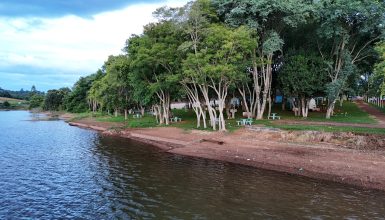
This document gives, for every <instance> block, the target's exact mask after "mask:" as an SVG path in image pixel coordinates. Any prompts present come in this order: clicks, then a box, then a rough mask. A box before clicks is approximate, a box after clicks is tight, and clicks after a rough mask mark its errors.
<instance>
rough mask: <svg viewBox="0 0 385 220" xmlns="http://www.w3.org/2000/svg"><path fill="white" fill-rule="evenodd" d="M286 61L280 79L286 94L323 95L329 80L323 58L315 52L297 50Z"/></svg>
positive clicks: (301, 95) (296, 95)
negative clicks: (307, 52)
mask: <svg viewBox="0 0 385 220" xmlns="http://www.w3.org/2000/svg"><path fill="white" fill-rule="evenodd" d="M294 54H295V55H293V54H292V55H290V56H288V57H287V59H286V60H285V61H284V66H283V68H282V70H281V71H280V75H279V79H280V83H281V84H282V88H283V91H284V93H285V95H288V96H294V97H304V98H309V97H314V96H315V95H322V93H323V92H324V91H325V82H326V80H327V71H326V66H325V64H324V62H323V60H322V59H321V58H320V57H319V56H316V55H314V54H305V52H296V53H294Z"/></svg>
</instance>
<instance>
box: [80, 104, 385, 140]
mask: <svg viewBox="0 0 385 220" xmlns="http://www.w3.org/2000/svg"><path fill="white" fill-rule="evenodd" d="M172 112H173V115H174V116H177V117H180V118H182V121H181V122H172V123H171V124H170V125H169V126H172V127H177V128H181V129H185V130H192V129H197V127H196V125H197V123H196V116H195V113H194V111H192V110H188V111H186V110H177V109H174V110H172ZM272 112H275V113H277V114H278V115H280V116H281V119H287V120H293V121H296V122H301V121H319V122H343V123H370V124H374V123H376V121H375V120H374V119H372V118H370V117H369V115H368V114H367V113H366V112H363V111H361V110H360V109H359V108H358V107H357V105H356V104H355V103H352V102H344V104H343V106H342V107H340V106H339V105H337V106H336V115H335V116H333V117H332V118H331V119H325V113H323V112H309V116H308V118H307V119H303V118H301V117H295V116H294V114H293V112H291V111H282V109H281V106H280V105H279V106H278V105H276V106H274V108H273V110H272ZM241 115H242V112H241V111H238V112H237V114H236V119H230V120H226V128H227V130H228V131H230V132H231V131H235V130H237V129H239V128H241V127H242V126H238V125H237V121H239V120H240V119H241V118H242V117H241ZM84 117H95V118H96V120H97V121H101V122H120V123H124V124H125V127H127V128H146V127H159V126H160V125H158V124H157V122H156V119H155V117H153V116H152V115H147V114H146V115H145V116H144V117H142V118H133V117H132V115H129V118H128V120H125V119H124V116H122V115H120V116H118V117H114V116H113V115H106V114H101V113H82V114H78V115H77V117H76V118H77V119H81V118H84ZM271 122H272V120H266V119H265V120H254V122H253V125H262V126H266V127H272V128H279V129H283V130H298V131H300V130H314V131H325V132H354V133H372V134H385V129H380V128H362V127H349V126H326V125H305V124H303V125H301V124H296V125H287V124H282V125H280V124H273V123H271ZM163 126H164V125H163ZM207 126H209V124H208V120H207ZM202 127H203V122H201V128H199V130H207V131H211V129H210V128H207V129H203V128H202Z"/></svg>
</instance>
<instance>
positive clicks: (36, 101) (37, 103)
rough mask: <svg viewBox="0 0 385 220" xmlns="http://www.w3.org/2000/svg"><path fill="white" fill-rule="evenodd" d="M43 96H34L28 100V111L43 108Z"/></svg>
mask: <svg viewBox="0 0 385 220" xmlns="http://www.w3.org/2000/svg"><path fill="white" fill-rule="evenodd" d="M43 102H44V96H43V95H39V94H35V95H34V96H32V97H31V98H30V100H29V109H34V108H40V107H42V106H43Z"/></svg>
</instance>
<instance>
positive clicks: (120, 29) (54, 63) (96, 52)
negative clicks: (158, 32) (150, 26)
mask: <svg viewBox="0 0 385 220" xmlns="http://www.w3.org/2000/svg"><path fill="white" fill-rule="evenodd" d="M186 2H187V1H186V0H180V1H178V0H173V1H166V2H162V3H156V4H136V5H131V6H129V7H127V8H124V9H121V10H116V11H111V12H104V13H100V14H96V15H94V16H93V17H92V18H82V17H77V16H73V15H70V16H65V17H61V18H53V19H49V18H14V19H12V18H2V17H0V71H1V69H4V68H7V69H8V70H9V68H12V67H15V68H16V67H17V68H21V67H20V66H28V67H29V68H42V69H51V70H57V71H60V72H61V73H68V74H82V75H85V74H89V73H92V72H95V71H96V70H97V69H98V68H99V67H101V65H103V62H104V61H105V60H106V59H107V57H108V55H111V54H114V55H116V54H119V53H121V49H122V48H123V47H124V43H125V40H126V39H127V38H128V37H129V36H130V35H131V34H140V33H141V32H142V30H143V25H145V24H147V23H149V22H151V21H153V17H152V12H153V11H154V10H155V9H156V8H158V7H161V6H164V5H168V6H174V7H175V6H182V5H183V4H185V3H186ZM18 71H19V72H20V69H19V70H18V69H15V70H14V72H18ZM53 74H54V73H53ZM72 83H73V82H72Z"/></svg>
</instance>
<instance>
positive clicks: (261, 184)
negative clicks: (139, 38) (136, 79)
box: [0, 112, 385, 219]
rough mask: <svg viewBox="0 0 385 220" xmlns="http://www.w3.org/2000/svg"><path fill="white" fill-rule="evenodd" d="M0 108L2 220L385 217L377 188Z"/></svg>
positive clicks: (383, 197) (384, 199) (384, 198)
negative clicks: (185, 152) (160, 146)
mask: <svg viewBox="0 0 385 220" xmlns="http://www.w3.org/2000/svg"><path fill="white" fill-rule="evenodd" d="M28 118H29V113H28V112H0V131H1V132H0V155H1V160H0V195H1V197H0V219H22V218H33V219H63V218H64V219H67V218H68V219H117V218H118V219H154V218H155V219H261V218H263V219H266V218H268V219H272V218H273V219H329V218H333V219H334V218H336V219H383V218H384V216H385V194H384V193H383V192H378V191H371V190H361V189H357V188H354V187H349V186H344V185H340V184H334V183H325V182H319V181H315V180H310V179H307V178H301V177H295V176H290V175H284V174H278V173H274V172H267V171H261V170H257V169H253V168H249V167H244V166H237V165H231V164H227V163H221V162H215V161H209V160H202V159H192V158H184V157H181V156H176V155H170V154H165V153H162V152H160V151H159V150H157V149H156V148H153V147H151V146H148V145H145V144H141V143H138V142H135V141H130V140H124V139H120V138H111V137H102V136H99V135H98V134H97V133H95V132H93V131H89V130H83V129H79V128H76V127H70V126H68V125H67V124H65V123H64V122H62V121H41V122H35V121H34V122H32V121H27V119H28Z"/></svg>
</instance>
